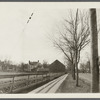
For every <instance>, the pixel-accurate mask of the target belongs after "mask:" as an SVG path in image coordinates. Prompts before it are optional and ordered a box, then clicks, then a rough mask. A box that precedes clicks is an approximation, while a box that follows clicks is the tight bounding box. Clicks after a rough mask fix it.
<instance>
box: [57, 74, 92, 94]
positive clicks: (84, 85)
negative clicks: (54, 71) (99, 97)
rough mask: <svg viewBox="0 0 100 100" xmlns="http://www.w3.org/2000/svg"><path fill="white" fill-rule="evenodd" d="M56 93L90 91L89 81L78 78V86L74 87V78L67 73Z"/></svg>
mask: <svg viewBox="0 0 100 100" xmlns="http://www.w3.org/2000/svg"><path fill="white" fill-rule="evenodd" d="M56 93H90V83H88V82H86V81H85V80H83V79H79V86H78V87H76V80H73V79H72V76H71V74H69V75H68V77H67V78H66V79H65V81H64V82H63V83H62V84H61V86H60V87H59V88H58V90H57V92H56Z"/></svg>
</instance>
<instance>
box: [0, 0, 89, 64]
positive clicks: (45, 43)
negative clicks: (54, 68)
mask: <svg viewBox="0 0 100 100" xmlns="http://www.w3.org/2000/svg"><path fill="white" fill-rule="evenodd" d="M0 12H1V13H0V59H1V60H5V59H7V60H11V61H13V62H14V63H20V62H25V63H27V62H28V61H29V60H30V61H38V60H39V61H40V62H43V60H46V61H47V62H48V63H52V62H53V61H55V60H56V59H58V60H60V61H61V62H64V60H63V54H62V53H61V52H59V51H58V50H57V49H56V48H54V46H53V44H52V42H51V41H50V39H49V36H50V35H49V34H55V32H56V31H55V29H56V28H57V25H58V24H60V23H61V22H62V21H63V18H64V17H65V16H66V15H67V8H66V5H65V4H64V6H60V5H55V4H53V3H52V4H51V5H46V4H45V3H44V4H43V3H14V2H13V3H10V2H9V3H3V2H0ZM32 13H33V16H32V18H31V20H30V22H29V23H28V24H27V20H28V19H29V17H30V15H31V14H32ZM86 52H88V51H87V50H86Z"/></svg>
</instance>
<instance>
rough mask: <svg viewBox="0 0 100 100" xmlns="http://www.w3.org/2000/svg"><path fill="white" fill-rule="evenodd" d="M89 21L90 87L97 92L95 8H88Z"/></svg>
mask: <svg viewBox="0 0 100 100" xmlns="http://www.w3.org/2000/svg"><path fill="white" fill-rule="evenodd" d="M90 22H91V67H92V88H91V92H93V93H96V92H99V66H98V32H97V17H96V9H90Z"/></svg>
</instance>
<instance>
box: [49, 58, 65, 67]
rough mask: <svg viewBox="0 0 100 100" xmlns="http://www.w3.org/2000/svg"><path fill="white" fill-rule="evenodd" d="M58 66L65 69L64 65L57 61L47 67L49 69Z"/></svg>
mask: <svg viewBox="0 0 100 100" xmlns="http://www.w3.org/2000/svg"><path fill="white" fill-rule="evenodd" d="M58 65H60V66H62V67H65V65H64V64H63V63H61V62H60V61H59V60H55V61H54V62H53V63H51V64H50V65H49V67H52V66H58Z"/></svg>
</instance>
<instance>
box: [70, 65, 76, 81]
mask: <svg viewBox="0 0 100 100" xmlns="http://www.w3.org/2000/svg"><path fill="white" fill-rule="evenodd" d="M71 72H72V78H73V80H75V64H72V69H71Z"/></svg>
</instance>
